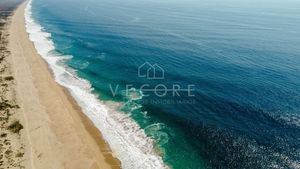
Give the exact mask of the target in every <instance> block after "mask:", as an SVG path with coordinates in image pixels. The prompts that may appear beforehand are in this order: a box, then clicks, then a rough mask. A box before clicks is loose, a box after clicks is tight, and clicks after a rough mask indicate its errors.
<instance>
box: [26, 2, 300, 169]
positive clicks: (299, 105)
mask: <svg viewBox="0 0 300 169" xmlns="http://www.w3.org/2000/svg"><path fill="white" fill-rule="evenodd" d="M299 9H300V2H299V1H297V0H290V1H283V0H282V1H281V0H276V1H269V0H266V1H250V0H246V1H243V2H241V1H235V0H225V1H221V0H212V1H208V0H198V1H196V0H195V1H192V0H188V1H178V0H164V1H163V0H161V1H156V0H85V1H81V0H51V1H50V0H34V1H33V8H32V11H33V14H34V17H35V18H36V19H37V21H38V22H39V23H40V24H41V25H42V26H43V27H44V29H45V30H46V31H47V32H49V33H51V34H52V37H51V38H52V40H53V41H54V43H55V47H56V52H59V53H61V54H62V55H72V56H73V58H72V59H71V60H69V61H67V63H66V64H67V65H68V66H69V67H71V68H73V69H75V70H77V74H78V75H79V76H80V77H82V78H85V79H87V80H89V81H90V82H91V84H92V87H93V88H94V89H95V91H94V92H95V93H96V94H98V95H99V99H101V100H104V101H115V102H121V103H124V105H123V106H122V107H121V108H120V110H121V111H123V112H124V113H127V114H129V115H130V116H131V117H132V118H133V119H134V120H135V121H136V122H137V123H138V124H139V125H140V126H141V128H143V129H144V130H145V132H146V134H147V135H148V136H149V137H152V138H154V139H155V140H156V149H157V150H156V151H157V152H158V154H160V155H161V156H162V157H163V160H164V162H165V163H166V164H167V165H169V166H170V167H172V168H174V169H198V168H234V169H236V168H238V169H242V168H245V169H248V168H249V169H250V168H251V169H253V168H256V169H259V168H264V169H266V168H299V167H300V38H299V37H300V31H299V30H300V10H299ZM145 62H149V63H151V64H158V65H159V66H160V67H161V68H162V69H163V70H164V71H165V77H164V79H157V80H153V79H147V78H143V77H139V76H138V68H139V66H141V65H142V64H143V63H145ZM128 84H130V85H131V87H134V88H135V89H136V91H137V92H134V91H133V92H132V93H131V95H130V97H126V95H125V94H124V91H122V90H125V89H126V85H128ZM143 84H149V85H150V86H151V87H152V88H153V87H155V86H156V85H158V84H163V85H165V86H166V87H168V88H171V87H172V86H173V85H180V86H181V87H182V88H187V87H188V85H194V89H195V91H193V95H194V96H189V95H188V94H187V93H186V92H184V91H183V92H180V96H173V95H172V92H170V93H169V92H168V93H167V94H166V96H163V97H158V96H156V95H155V93H153V92H147V91H143V94H144V95H146V94H149V96H144V97H143V98H142V99H137V100H135V99H133V97H134V96H136V95H139V93H138V92H139V87H140V86H142V85H143ZM109 85H112V86H116V85H119V87H120V89H121V90H118V91H117V95H116V96H115V97H114V96H113V95H112V92H111V89H110V87H109ZM145 112H147V113H145Z"/></svg>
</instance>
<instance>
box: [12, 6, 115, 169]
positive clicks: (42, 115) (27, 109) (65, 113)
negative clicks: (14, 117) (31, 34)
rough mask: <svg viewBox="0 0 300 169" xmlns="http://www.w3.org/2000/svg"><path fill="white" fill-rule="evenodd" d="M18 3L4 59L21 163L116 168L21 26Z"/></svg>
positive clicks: (37, 168) (41, 167)
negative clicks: (15, 113) (13, 100)
mask: <svg viewBox="0 0 300 169" xmlns="http://www.w3.org/2000/svg"><path fill="white" fill-rule="evenodd" d="M25 6H26V3H23V4H22V5H20V6H19V8H18V9H17V10H16V11H15V13H14V15H13V16H12V19H11V24H10V26H9V44H8V49H9V51H10V52H11V54H10V57H9V63H10V67H11V71H12V74H13V76H14V79H15V80H14V83H15V84H14V85H15V93H16V102H17V103H18V105H19V108H18V109H17V110H16V111H18V113H19V115H20V116H19V118H20V121H21V123H22V124H23V126H24V129H22V130H21V131H20V132H21V136H22V140H23V142H24V153H25V154H24V161H23V162H22V163H24V166H25V168H32V169H50V168H51V169H61V168H65V169H110V168H113V169H117V168H120V163H119V161H118V160H117V159H115V158H114V157H113V155H112V153H111V151H110V148H109V147H108V145H107V144H106V143H105V141H104V140H103V139H102V137H101V134H100V132H99V131H98V129H96V128H95V127H94V126H93V124H92V123H91V121H90V120H89V119H88V118H87V117H86V116H85V115H84V114H83V113H82V112H81V110H80V108H79V106H77V104H76V103H75V101H74V100H73V98H72V97H71V96H70V95H69V93H68V91H67V90H66V89H64V88H63V87H61V86H60V85H58V84H57V83H56V82H55V80H54V78H53V76H52V73H51V71H49V69H48V65H47V64H46V63H45V62H44V60H43V59H42V58H41V57H40V56H39V55H38V54H37V52H36V49H35V48H34V46H33V44H32V42H30V40H29V38H28V34H27V33H26V30H25V20H24V8H25Z"/></svg>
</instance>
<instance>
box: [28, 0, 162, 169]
mask: <svg viewBox="0 0 300 169" xmlns="http://www.w3.org/2000/svg"><path fill="white" fill-rule="evenodd" d="M31 3H32V1H29V3H28V5H27V7H26V9H25V20H26V30H27V32H28V34H29V39H30V40H31V41H32V42H33V43H34V45H35V48H36V49H37V51H38V53H39V54H40V55H41V56H42V58H43V59H45V60H46V62H47V63H48V65H49V67H50V68H51V70H52V71H53V74H54V77H55V80H56V81H57V82H58V83H59V84H61V85H62V86H64V87H66V88H67V89H68V90H69V91H70V93H71V94H72V96H73V97H74V98H75V100H76V101H77V102H78V104H79V105H80V107H81V108H82V110H83V112H84V113H85V114H86V115H87V116H88V117H89V118H90V119H91V120H92V121H93V123H94V124H95V126H96V127H97V128H98V129H99V130H100V131H101V132H102V134H103V137H104V139H105V140H106V141H107V142H108V144H109V145H110V147H111V149H112V151H113V153H114V155H115V156H116V157H117V158H118V159H119V160H120V161H121V165H122V168H124V169H160V168H168V167H167V166H166V165H164V163H163V160H162V158H161V157H160V156H158V155H157V154H156V153H155V151H154V148H153V145H154V144H153V140H152V139H151V138H149V137H147V136H146V134H145V132H144V131H143V130H142V129H141V128H140V127H139V126H138V124H137V123H136V122H135V121H133V120H132V119H131V118H130V117H129V116H128V115H126V114H125V113H121V112H118V111H115V110H113V109H111V108H109V106H107V105H105V104H104V103H103V102H101V101H100V100H99V99H98V98H97V96H95V95H93V94H92V93H91V91H92V88H91V85H90V83H89V82H88V81H86V80H84V79H81V78H79V77H77V76H76V74H75V73H74V72H75V71H72V70H71V69H70V68H67V67H66V66H64V65H62V64H60V63H59V62H60V61H61V60H62V59H66V58H68V57H63V56H59V55H58V54H57V53H55V52H54V50H55V47H54V44H53V42H52V40H51V39H50V38H51V34H49V33H47V32H45V31H44V30H43V28H42V26H41V25H39V24H38V23H37V22H35V21H34V19H33V18H32V12H31ZM70 70H71V71H70Z"/></svg>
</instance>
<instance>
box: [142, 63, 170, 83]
mask: <svg viewBox="0 0 300 169" xmlns="http://www.w3.org/2000/svg"><path fill="white" fill-rule="evenodd" d="M138 76H139V77H146V78H147V79H153V80H154V79H164V78H165V71H164V69H163V68H162V67H160V66H159V65H158V64H154V65H152V64H150V63H149V62H145V63H144V64H142V65H141V66H140V67H139V69H138Z"/></svg>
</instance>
